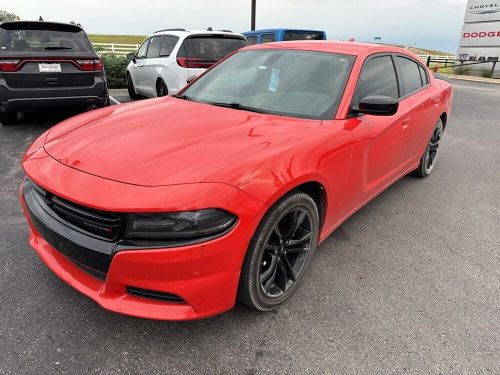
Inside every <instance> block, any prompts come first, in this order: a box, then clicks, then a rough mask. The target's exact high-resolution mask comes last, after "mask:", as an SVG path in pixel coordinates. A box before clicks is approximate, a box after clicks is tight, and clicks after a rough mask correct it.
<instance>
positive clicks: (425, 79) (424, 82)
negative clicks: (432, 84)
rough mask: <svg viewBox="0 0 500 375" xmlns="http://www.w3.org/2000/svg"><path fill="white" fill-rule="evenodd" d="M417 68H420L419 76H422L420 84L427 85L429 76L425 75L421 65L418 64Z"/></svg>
mask: <svg viewBox="0 0 500 375" xmlns="http://www.w3.org/2000/svg"><path fill="white" fill-rule="evenodd" d="M418 68H419V69H420V76H421V77H422V84H423V85H424V86H425V85H428V84H429V76H428V75H427V72H426V70H425V69H424V67H423V66H422V65H419V66H418Z"/></svg>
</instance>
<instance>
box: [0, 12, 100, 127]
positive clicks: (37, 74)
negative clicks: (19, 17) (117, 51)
mask: <svg viewBox="0 0 500 375" xmlns="http://www.w3.org/2000/svg"><path fill="white" fill-rule="evenodd" d="M108 103H109V99H108V87H107V82H106V75H105V73H104V67H103V63H102V61H101V60H100V59H99V56H98V55H97V53H96V52H95V50H94V48H93V47H92V44H91V43H90V41H89V39H88V37H87V35H86V34H85V32H84V31H83V29H82V28H81V27H80V26H77V25H72V24H64V23H55V22H45V21H14V22H4V23H2V24H0V123H2V124H3V125H6V124H11V123H15V122H16V121H17V120H18V118H19V117H20V116H19V113H20V112H21V111H27V110H32V109H40V108H54V107H63V106H65V107H68V106H71V107H80V106H81V107H90V108H93V107H102V106H105V105H108Z"/></svg>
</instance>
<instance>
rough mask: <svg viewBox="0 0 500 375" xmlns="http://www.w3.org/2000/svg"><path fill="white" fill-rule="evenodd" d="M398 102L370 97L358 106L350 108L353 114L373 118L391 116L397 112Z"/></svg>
mask: <svg viewBox="0 0 500 375" xmlns="http://www.w3.org/2000/svg"><path fill="white" fill-rule="evenodd" d="M398 108H399V100H398V99H396V98H391V97H389V96H382V95H372V96H367V97H364V98H363V99H361V100H360V102H359V105H358V106H356V107H353V108H352V113H353V114H358V113H362V114H366V115H374V116H392V115H395V114H396V113H397V112H398Z"/></svg>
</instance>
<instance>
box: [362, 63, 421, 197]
mask: <svg viewBox="0 0 500 375" xmlns="http://www.w3.org/2000/svg"><path fill="white" fill-rule="evenodd" d="M397 77H398V76H397V74H396V67H395V64H394V60H393V56H392V55H391V54H385V55H384V54H382V55H375V56H373V57H371V58H368V59H367V61H366V62H365V63H364V65H363V68H362V71H361V76H360V78H359V81H358V85H357V88H356V92H355V94H354V97H353V104H352V105H353V107H354V106H357V105H358V103H359V101H360V100H361V99H363V98H365V97H367V96H371V95H383V96H389V97H392V98H399V97H400V96H401V90H400V87H399V85H398V78H397ZM411 112H412V106H411V103H408V102H404V101H403V102H401V103H400V105H399V109H398V112H397V113H396V114H395V115H393V116H374V115H360V116H358V117H356V118H354V119H353V120H352V121H353V130H352V132H353V140H354V148H353V169H352V170H353V173H354V176H353V177H354V185H355V187H356V189H355V190H356V191H357V192H358V194H357V203H358V204H361V203H363V202H366V201H367V200H369V199H370V198H372V197H373V196H374V195H375V194H376V193H378V192H380V191H381V190H382V189H384V188H385V187H387V186H388V185H389V184H390V183H392V182H393V181H394V179H395V178H397V177H399V175H400V174H401V173H402V163H403V155H404V154H405V149H406V147H407V143H408V136H409V130H410V129H409V127H410V123H411Z"/></svg>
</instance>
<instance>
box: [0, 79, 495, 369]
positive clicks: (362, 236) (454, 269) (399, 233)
mask: <svg viewBox="0 0 500 375" xmlns="http://www.w3.org/2000/svg"><path fill="white" fill-rule="evenodd" d="M453 83H454V86H455V102H454V111H453V114H452V117H451V118H450V120H449V125H448V127H447V131H446V133H445V137H444V139H443V142H442V144H441V148H440V150H441V151H440V152H441V153H440V156H439V161H438V163H437V165H436V169H435V171H434V172H433V174H432V175H431V176H430V177H429V178H427V179H423V180H420V179H416V178H411V177H405V178H404V179H402V180H401V181H399V182H398V183H396V184H395V185H394V186H392V187H391V188H389V189H388V190H387V191H386V192H384V193H383V194H382V195H380V196H379V197H378V198H376V199H375V200H374V201H372V202H371V203H370V204H368V205H367V206H366V207H364V208H363V209H362V210H361V211H359V212H358V213H357V214H355V215H354V216H353V217H352V218H350V219H349V220H348V221H347V222H346V223H344V224H343V225H342V226H341V227H340V228H339V229H338V230H337V231H336V232H335V233H334V234H333V235H332V236H330V238H329V239H328V240H327V241H326V242H325V243H324V244H323V245H322V246H321V247H320V249H319V251H318V253H317V254H316V257H315V260H314V264H313V265H312V267H311V268H310V270H309V272H308V273H307V275H306V277H305V279H304V283H303V285H302V286H301V287H300V289H299V290H298V291H297V293H296V294H295V295H294V296H293V297H292V299H291V301H290V302H289V303H288V304H286V305H285V306H284V307H282V308H280V309H279V310H277V311H275V312H272V313H267V314H259V313H254V312H250V311H248V310H247V309H246V308H245V307H242V306H237V307H236V308H235V309H234V310H232V311H231V312H228V313H226V314H223V315H221V316H218V317H215V318H212V319H208V320H203V321H194V322H187V323H169V322H157V321H148V320H140V319H135V318H130V317H126V316H121V315H116V314H113V313H109V312H107V311H105V310H103V309H101V308H100V307H99V306H97V305H96V304H95V303H94V302H93V301H91V300H90V299H88V298H86V297H84V296H82V295H80V294H79V293H77V292H76V291H74V290H73V289H72V288H71V287H69V286H68V285H66V284H65V283H63V282H62V281H60V280H59V279H58V278H57V277H56V276H54V275H53V274H52V272H51V271H49V270H48V269H47V267H45V265H43V264H42V262H41V261H40V260H39V259H38V257H37V256H36V254H35V252H34V251H32V249H31V248H30V247H29V246H28V244H27V238H28V226H27V225H26V223H25V219H24V216H23V214H22V212H21V207H20V203H19V198H18V187H19V184H20V181H21V179H22V178H23V172H22V170H21V168H20V163H19V161H20V158H21V155H22V153H23V152H24V150H25V149H26V148H27V147H28V145H29V144H30V143H31V142H32V141H34V140H35V138H36V137H37V136H38V135H39V134H41V133H42V132H43V131H45V130H46V129H48V128H49V127H50V126H52V125H54V124H55V123H57V122H58V121H60V120H62V119H64V118H65V117H67V116H69V115H70V114H69V113H57V114H56V113H48V112H45V113H33V114H31V115H30V116H28V118H27V120H26V122H25V123H23V124H20V125H16V126H8V127H5V126H2V127H0V207H1V210H0V254H1V267H0V285H1V288H0V310H1V313H0V327H1V329H0V373H2V374H54V373H68V374H89V373H92V374H94V373H95V374H121V373H162V374H170V373H179V374H229V373H231V374H232V373H240V374H309V373H311V374H312V373H314V374H333V373H336V374H338V373H383V374H388V373H433V374H437V373H445V374H453V373H460V374H463V373H471V374H477V373H500V198H499V183H500V170H499V165H500V147H499V145H500V121H499V119H500V105H499V104H500V85H495V84H485V83H473V82H465V81H454V82H453ZM55 112H58V111H55Z"/></svg>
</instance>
